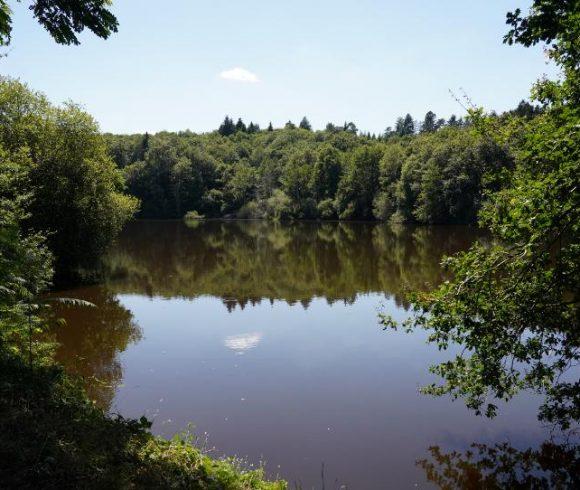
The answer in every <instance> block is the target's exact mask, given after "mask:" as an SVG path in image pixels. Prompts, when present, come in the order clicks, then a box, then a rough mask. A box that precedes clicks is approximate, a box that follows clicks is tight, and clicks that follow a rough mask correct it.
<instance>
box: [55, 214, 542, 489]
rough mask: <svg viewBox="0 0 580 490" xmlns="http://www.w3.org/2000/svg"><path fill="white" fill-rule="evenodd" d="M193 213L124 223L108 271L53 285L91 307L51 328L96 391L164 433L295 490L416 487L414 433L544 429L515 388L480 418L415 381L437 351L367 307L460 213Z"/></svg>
mask: <svg viewBox="0 0 580 490" xmlns="http://www.w3.org/2000/svg"><path fill="white" fill-rule="evenodd" d="M194 225H195V226H193V227H187V226H186V225H185V224H183V223H181V222H136V223H132V224H131V225H130V226H128V227H127V229H126V230H125V231H124V233H123V235H122V237H121V238H120V240H119V243H118V245H117V246H116V248H115V249H114V250H113V252H112V253H111V256H110V258H109V259H108V264H109V269H110V273H109V277H108V279H107V280H106V281H105V282H104V283H103V284H101V285H98V286H93V287H88V288H81V289H76V290H73V291H67V292H66V295H67V296H74V297H79V298H82V299H86V300H89V301H91V302H93V303H95V304H96V305H97V306H98V307H97V308H96V309H91V308H78V307H74V308H73V307H61V308H62V309H61V310H60V311H59V314H60V315H61V316H64V317H65V318H66V319H67V325H68V326H67V327H62V328H60V329H59V330H58V331H57V332H55V335H56V337H57V339H58V341H60V342H61V343H62V346H61V348H60V349H59V351H58V356H59V358H60V360H61V361H62V362H63V363H64V364H65V365H66V366H67V367H68V368H69V369H70V370H72V371H74V372H77V373H80V374H82V375H83V376H84V377H85V379H86V381H87V385H88V387H89V390H90V393H91V396H93V397H94V398H95V399H96V400H97V402H98V403H99V404H100V405H101V406H103V407H105V408H106V409H108V410H110V411H111V412H115V413H120V414H122V415H124V416H131V417H139V416H141V415H146V416H147V417H149V418H150V419H152V420H153V421H154V424H153V431H154V432H155V433H158V434H162V435H165V436H171V435H173V434H174V433H176V432H179V431H182V430H184V429H186V428H187V426H188V423H191V424H193V426H194V429H193V430H194V432H195V433H196V434H197V435H198V436H200V438H201V439H203V440H205V439H207V446H208V447H215V448H216V449H215V450H214V454H215V455H216V456H219V455H222V454H228V455H238V456H240V457H244V458H246V459H247V461H248V464H254V465H257V464H259V462H260V461H265V462H266V469H267V471H268V473H269V474H270V475H276V474H279V475H280V476H281V477H283V478H286V479H288V480H289V481H290V482H291V483H292V484H293V483H297V484H300V485H302V487H303V488H323V487H324V488H327V489H330V488H340V486H341V485H344V486H345V488H350V489H382V488H416V487H419V488H424V487H430V486H431V484H430V483H429V482H428V481H427V478H426V475H425V472H424V471H423V470H422V469H421V467H420V466H419V465H417V464H416V462H417V460H419V459H422V458H427V457H428V455H429V452H428V448H429V447H430V446H440V447H441V448H442V449H456V450H465V449H466V448H467V447H468V446H469V445H470V444H472V443H474V442H478V443H494V442H498V441H508V442H509V443H510V444H512V445H514V446H517V447H526V446H528V445H534V444H537V443H538V442H540V441H541V440H542V439H544V438H545V435H546V434H545V431H544V430H543V429H542V428H541V427H540V426H539V425H538V423H537V421H536V410H537V406H538V401H537V400H534V399H532V398H530V397H527V396H522V397H519V398H517V399H516V400H514V401H513V402H511V403H510V404H509V405H508V406H505V407H502V409H501V412H500V416H499V417H497V418H496V419H494V420H491V421H490V420H484V419H481V418H478V417H476V416H474V415H473V414H471V413H469V412H468V411H467V410H466V409H465V407H464V405H463V404H462V403H461V402H455V403H452V402H451V401H450V400H449V399H446V398H445V399H434V398H430V397H427V396H424V395H420V394H418V391H417V390H418V388H419V387H420V386H422V385H424V384H426V383H428V382H430V381H432V380H433V379H432V378H431V377H430V375H429V374H428V371H427V369H428V366H429V365H430V364H433V363H435V362H440V361H441V360H443V359H444V358H445V356H449V355H451V354H452V352H451V353H441V352H438V351H437V350H436V349H435V348H434V347H430V346H427V345H426V344H425V338H426V335H425V333H424V332H417V333H414V334H404V333H397V332H385V331H382V330H381V328H380V326H379V325H378V322H377V313H378V311H384V312H387V313H390V314H391V315H392V316H393V317H394V318H396V319H404V318H405V317H406V316H407V315H408V311H407V309H406V307H407V305H406V304H405V302H404V300H403V292H404V290H405V288H411V289H417V288H425V287H429V285H430V284H435V283H437V282H439V281H441V280H442V276H441V271H440V268H439V262H440V260H441V258H442V256H443V255H444V254H450V253H453V252H456V251H458V250H463V249H465V248H467V247H468V246H469V245H470V244H471V243H472V242H473V240H475V239H476V238H477V232H476V231H475V230H474V229H473V228H468V227H444V226H441V227H435V228H409V227H390V226H387V225H382V224H363V223H359V224H343V223H340V224H339V223H325V224H315V223H300V224H289V225H283V224H272V223H267V222H200V223H195V224H194ZM323 480H324V483H323Z"/></svg>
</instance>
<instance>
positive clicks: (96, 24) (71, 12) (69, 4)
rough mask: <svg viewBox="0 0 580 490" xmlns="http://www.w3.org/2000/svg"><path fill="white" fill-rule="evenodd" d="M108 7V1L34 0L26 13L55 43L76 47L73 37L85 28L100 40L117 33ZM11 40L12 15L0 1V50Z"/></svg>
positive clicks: (76, 41) (76, 40) (114, 18)
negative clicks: (29, 14)
mask: <svg viewBox="0 0 580 490" xmlns="http://www.w3.org/2000/svg"><path fill="white" fill-rule="evenodd" d="M18 1H20V0H18ZM110 5H111V0H35V1H33V2H30V6H29V9H30V11H31V12H32V15H33V16H34V18H35V19H36V20H37V21H38V23H39V24H40V25H41V26H42V27H44V28H45V29H46V30H47V31H48V32H49V33H50V35H51V36H52V37H53V38H54V40H55V41H56V42H57V43H59V44H66V45H71V44H75V45H77V44H80V41H79V39H78V37H77V34H80V33H81V32H83V31H84V29H85V28H86V29H89V30H90V31H92V32H93V33H94V34H95V35H97V36H99V37H101V38H103V39H107V38H108V37H109V36H110V35H111V33H113V32H117V29H118V22H117V18H116V17H115V16H114V15H113V14H112V13H111V11H110V10H109V7H110ZM11 39H12V11H11V10H10V7H9V6H8V3H7V2H6V0H0V46H7V45H9V44H10V41H11Z"/></svg>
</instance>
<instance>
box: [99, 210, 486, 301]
mask: <svg viewBox="0 0 580 490" xmlns="http://www.w3.org/2000/svg"><path fill="white" fill-rule="evenodd" d="M476 235H477V231H476V230H474V229H472V228H467V227H453V226H440V227H431V228H427V227H418V228H412V227H404V226H398V227H397V226H394V227H393V226H388V225H384V224H368V223H322V224H318V223H303V222H301V223H294V224H273V223H268V222H263V221H249V222H240V221H236V222H220V221H210V222H203V223H196V226H195V228H194V229H190V228H187V227H186V226H184V225H183V224H182V223H180V222H147V223H143V222H137V223H132V224H131V225H129V227H128V228H127V230H126V231H125V233H124V234H123V236H122V238H121V239H120V241H119V245H118V247H117V248H116V249H115V250H114V251H113V253H111V254H110V256H109V258H108V261H107V263H108V266H109V270H110V276H109V279H110V280H109V282H108V286H109V287H110V289H111V290H112V291H114V292H115V293H123V294H127V293H137V294H146V295H148V296H162V297H166V298H175V297H187V298H195V297H198V296H201V295H211V296H215V297H219V298H221V299H222V301H223V303H224V305H225V306H226V308H228V310H229V311H233V310H234V309H235V308H236V307H240V308H242V309H243V308H245V307H246V306H247V305H252V306H255V305H256V304H259V303H260V302H261V301H262V300H267V301H270V302H273V301H275V300H284V301H286V302H287V303H288V304H295V303H298V302H299V303H300V304H301V305H302V306H303V307H304V308H308V306H309V304H310V302H311V300H312V299H313V298H314V297H323V298H325V299H326V300H327V301H328V303H329V304H332V303H333V302H336V301H344V302H347V303H352V302H353V301H354V300H355V298H356V296H357V295H358V294H364V293H371V292H384V293H387V294H392V295H394V296H395V298H396V300H397V304H402V303H403V299H402V295H401V293H402V292H403V290H404V289H405V288H407V287H409V288H413V289H423V288H425V287H428V286H429V284H433V283H437V282H439V281H440V280H441V279H442V276H441V270H440V268H439V263H440V260H441V258H442V256H443V255H445V254H452V253H455V252H457V251H458V250H464V249H465V248H467V246H468V245H469V244H470V243H472V241H473V240H474V238H475V236H476Z"/></svg>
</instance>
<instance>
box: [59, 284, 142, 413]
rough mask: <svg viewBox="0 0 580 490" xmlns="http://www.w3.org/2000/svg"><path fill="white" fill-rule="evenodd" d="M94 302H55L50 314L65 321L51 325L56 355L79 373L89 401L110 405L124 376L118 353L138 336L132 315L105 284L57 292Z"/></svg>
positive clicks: (71, 369) (138, 338)
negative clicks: (73, 303) (72, 303)
mask: <svg viewBox="0 0 580 490" xmlns="http://www.w3.org/2000/svg"><path fill="white" fill-rule="evenodd" d="M58 295H59V296H69V297H74V298H78V299H83V300H85V301H89V302H91V303H93V304H94V305H95V306H96V307H95V308H87V307H77V306H70V305H66V304H59V303H56V304H55V306H53V313H54V315H55V316H56V317H57V318H63V319H64V320H65V324H64V326H63V325H59V326H57V327H55V328H54V330H53V332H52V336H53V338H54V340H56V342H58V344H59V345H58V348H57V352H56V357H57V360H58V361H59V362H61V363H62V364H63V365H64V366H65V368H66V369H67V370H68V371H69V372H72V373H75V374H78V375H80V376H81V377H82V378H83V379H84V381H85V385H86V388H87V391H88V395H89V397H90V398H91V399H92V400H95V402H96V403H97V404H98V405H99V406H100V407H102V408H104V409H105V410H109V409H110V408H111V402H112V400H113V397H114V394H115V390H116V388H117V387H118V386H119V385H120V383H121V381H122V378H123V370H122V367H121V364H120V362H119V359H118V354H119V353H120V352H123V351H124V350H125V349H127V347H128V346H129V344H131V343H134V342H138V341H139V340H140V339H141V329H140V328H139V326H138V325H137V324H136V323H135V322H134V321H133V314H132V313H131V312H130V311H129V310H127V309H126V308H124V307H123V305H122V304H121V303H120V302H119V300H118V299H117V298H116V297H115V296H114V295H113V294H112V293H111V292H110V291H109V290H108V289H107V288H105V287H101V286H92V287H86V288H81V289H76V290H74V291H71V292H66V291H65V292H60V293H59V294H58Z"/></svg>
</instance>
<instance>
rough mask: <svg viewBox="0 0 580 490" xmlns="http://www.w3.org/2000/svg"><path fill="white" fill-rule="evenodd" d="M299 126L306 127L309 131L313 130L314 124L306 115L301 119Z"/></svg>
mask: <svg viewBox="0 0 580 490" xmlns="http://www.w3.org/2000/svg"><path fill="white" fill-rule="evenodd" d="M299 127H300V128H301V129H306V130H307V131H312V126H311V124H310V121H309V120H308V119H307V118H306V116H304V117H303V118H302V121H300V125H299Z"/></svg>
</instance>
